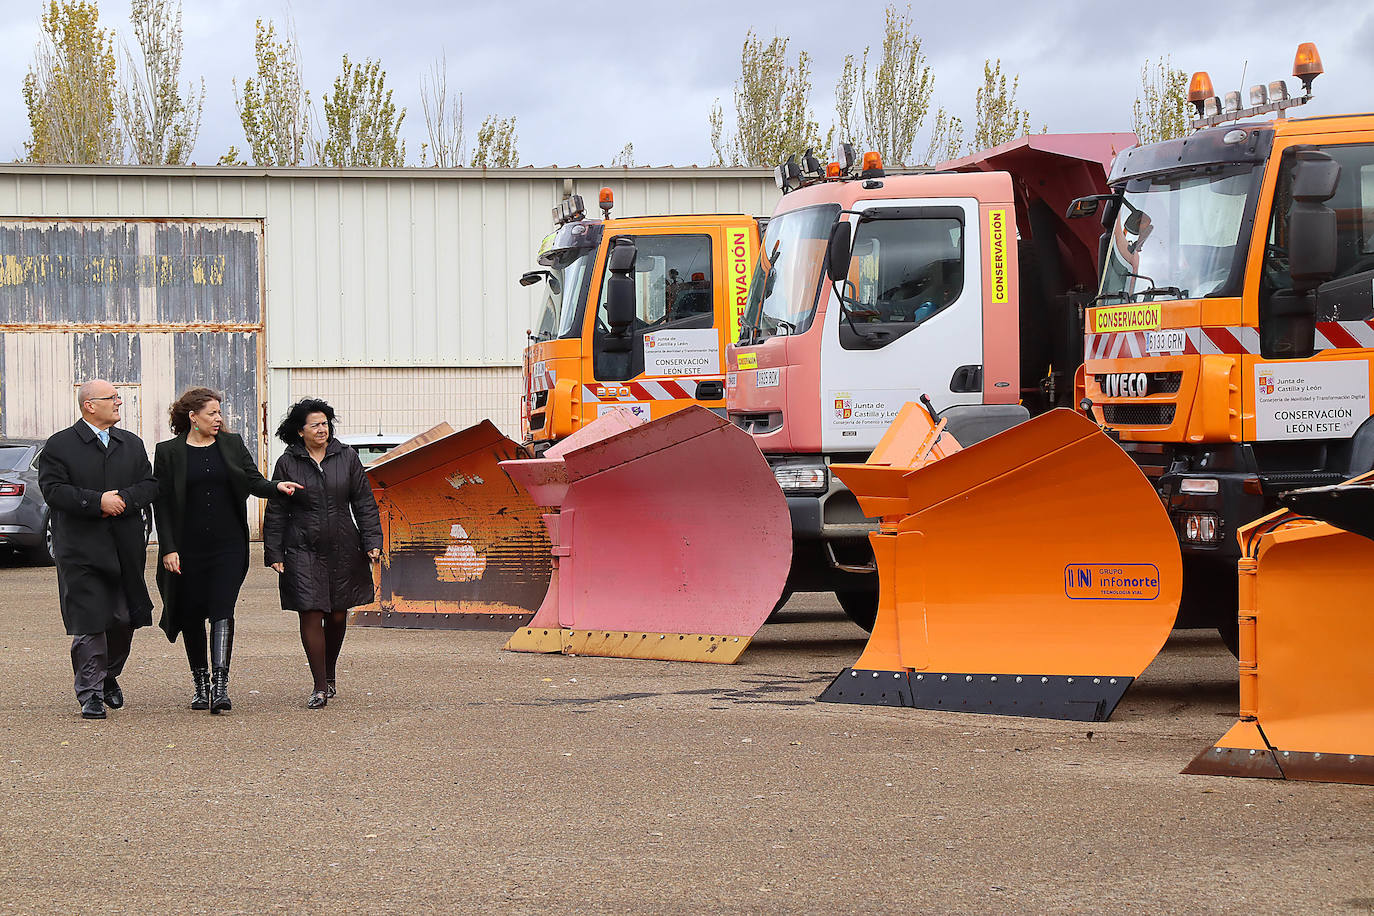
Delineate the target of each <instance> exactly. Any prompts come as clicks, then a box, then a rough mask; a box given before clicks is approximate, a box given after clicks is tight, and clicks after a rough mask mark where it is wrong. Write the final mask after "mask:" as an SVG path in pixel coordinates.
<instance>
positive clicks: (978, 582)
mask: <svg viewBox="0 0 1374 916" xmlns="http://www.w3.org/2000/svg"><path fill="white" fill-rule="evenodd" d="M913 407H914V405H909V406H908V408H907V409H905V410H904V411H903V413H902V414H899V416H898V418H897V420H896V421H894V424H893V427H894V428H893V429H891V430H889V432H888V434H887V436H886V437H885V438H884V440H883V442H882V443H880V444H879V448H878V450H877V451H875V453H874V457H873V458H870V461H869V463H868V464H865V465H841V464H836V465H832V466H831V470H833V471H834V472H835V473H836V474H837V475H838V476H839V477H840V479H841V480H843V481H844V482H845V484H846V485H847V486H849V488H850V489H851V490H852V491H853V492H854V493H855V495H856V497H857V498H858V500H859V504H860V506H861V507H863V508H864V511H865V512H866V513H868V514H870V515H878V516H881V521H880V524H879V529H878V531H877V532H875V533H874V534H872V535H870V540H871V541H872V544H873V552H874V555H875V556H876V557H877V561H878V581H879V589H878V616H877V620H876V622H875V624H874V627H873V632H872V634H871V635H870V637H869V641H868V644H867V646H866V647H865V648H864V652H863V654H862V655H861V656H860V658H859V660H858V661H857V662H856V663H855V664H854V666H853V667H852V668H848V669H846V670H845V671H844V672H842V673H841V674H840V676H839V677H837V678H836V679H835V681H834V682H833V683H832V684H831V685H830V687H828V688H827V689H826V691H825V692H824V693H823V694H822V695H821V697H820V699H821V700H822V701H826V702H835V703H859V704H866V705H887V706H909V707H915V708H919V709H940V710H950V711H962V712H978V713H989V714H997V715H1019V716H1039V717H1044V718H1054V719H1073V720H1079V721H1093V722H1100V721H1104V720H1106V719H1107V718H1108V717H1109V716H1110V715H1111V714H1112V710H1113V709H1115V708H1116V705H1117V703H1118V702H1119V701H1120V699H1121V696H1122V694H1124V693H1125V691H1126V689H1127V688H1128V687H1130V685H1131V684H1132V683H1133V682H1134V680H1135V678H1136V677H1138V676H1139V675H1140V673H1141V672H1142V671H1144V670H1145V668H1146V667H1147V666H1148V665H1149V664H1150V662H1151V661H1152V660H1153V659H1154V657H1155V655H1156V654H1158V652H1159V649H1160V647H1161V646H1162V645H1163V644H1164V641H1165V639H1166V638H1167V637H1168V635H1169V631H1170V629H1171V628H1172V627H1173V623H1174V619H1175V617H1176V616H1177V614H1178V602H1179V596H1180V592H1181V588H1182V570H1181V566H1182V562H1181V559H1180V556H1179V549H1178V543H1177V538H1176V535H1175V533H1174V529H1173V526H1172V525H1171V524H1170V522H1169V518H1168V515H1167V514H1166V513H1165V510H1164V508H1163V506H1162V505H1161V503H1160V500H1159V496H1158V495H1157V494H1156V493H1155V491H1154V488H1153V487H1151V486H1150V484H1149V482H1148V481H1147V480H1146V479H1145V477H1144V475H1142V474H1141V473H1140V471H1139V469H1137V467H1136V466H1135V464H1134V462H1132V461H1131V459H1130V458H1129V457H1128V456H1127V455H1126V453H1125V452H1123V451H1122V450H1121V448H1120V447H1118V446H1117V445H1116V443H1114V442H1113V441H1112V440H1111V439H1110V438H1108V437H1107V435H1106V434H1104V433H1103V432H1102V431H1101V430H1100V429H1098V427H1097V426H1096V424H1094V423H1092V422H1091V421H1090V420H1087V419H1085V418H1083V417H1081V416H1079V415H1077V414H1075V413H1073V412H1071V411H1068V410H1054V411H1050V412H1049V413H1047V414H1044V415H1042V416H1040V417H1037V418H1036V419H1034V420H1029V421H1026V422H1024V423H1021V424H1020V425H1018V426H1015V427H1013V428H1012V429H1010V430H1007V431H1006V432H1003V433H1000V434H998V435H996V436H993V437H991V438H989V439H986V440H984V441H982V442H979V443H977V444H976V445H973V446H970V447H968V448H964V449H958V448H957V446H956V445H954V444H946V443H944V442H943V441H940V440H937V441H936V442H935V443H933V444H930V445H926V444H925V443H926V442H927V440H928V437H929V433H930V432H931V431H933V430H935V429H937V427H935V426H934V425H933V424H932V423H931V420H930V418H929V417H928V416H923V414H922V413H921V412H919V411H917V410H915V409H913ZM911 424H915V425H916V426H915V428H916V430H917V431H916V433H915V434H913V433H911V431H910V430H904V429H901V428H899V427H902V426H909V425H911ZM948 436H949V434H948V433H943V434H942V436H941V439H943V438H944V437H948ZM901 439H905V441H906V442H907V443H908V445H907V446H906V447H904V448H895V447H894V446H895V444H896V443H897V442H898V441H899V440H901Z"/></svg>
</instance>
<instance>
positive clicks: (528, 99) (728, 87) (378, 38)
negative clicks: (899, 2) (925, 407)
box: [0, 0, 1374, 166]
mask: <svg viewBox="0 0 1374 916" xmlns="http://www.w3.org/2000/svg"><path fill="white" fill-rule="evenodd" d="M45 2H46V0H0V10H3V14H2V15H0V42H2V43H3V47H4V48H5V49H6V53H5V54H4V55H3V57H0V159H21V158H23V144H24V142H25V141H26V140H27V139H28V137H29V130H28V120H27V114H26V112H25V108H24V103H23V97H22V93H21V84H22V81H23V78H24V74H25V72H26V70H27V69H28V67H29V65H30V63H31V62H32V59H33V51H32V49H33V48H34V46H35V45H36V44H37V42H38V40H39V17H40V15H41V9H42V7H43V6H44V4H45ZM99 5H100V11H101V20H102V23H103V24H104V25H105V27H106V28H109V27H112V26H113V27H115V28H116V29H117V30H118V32H119V34H120V36H121V37H122V38H124V39H125V40H126V41H129V42H132V41H133V35H132V31H131V30H130V27H129V23H128V12H129V2H128V0H100V4H99ZM885 6H886V4H885V3H883V2H873V0H842V2H840V3H835V4H814V5H808V4H804V3H772V4H751V3H739V2H733V3H726V2H716V0H693V2H690V3H658V2H653V0H642V2H623V0H622V2H619V3H615V4H607V3H596V2H581V3H567V2H544V0H540V2H521V0H513V2H504V3H502V2H496V3H492V2H487V3H480V4H474V3H464V2H459V3H452V4H440V3H435V2H425V0H329V2H324V0H294V2H289V3H288V2H286V0H184V27H185V45H186V48H185V59H184V62H183V72H184V74H185V75H187V76H194V77H197V78H199V77H202V76H203V77H204V79H205V84H206V89H207V98H206V103H205V117H204V124H203V125H202V128H201V133H200V140H199V143H198V144H197V146H196V149H195V153H194V156H193V158H194V159H195V161H197V162H199V163H201V164H212V163H214V162H215V161H216V160H217V159H218V158H219V157H220V155H221V154H222V153H223V152H224V151H225V150H226V149H228V147H229V146H230V145H231V144H236V145H238V146H239V147H240V148H243V146H244V145H245V144H244V139H243V131H242V129H241V127H240V125H239V121H238V116H237V114H236V112H235V109H234V95H233V89H232V86H231V80H233V79H235V78H237V79H238V80H239V81H240V83H241V82H242V80H243V78H244V77H245V76H250V75H252V73H253V69H254V59H253V35H254V31H253V23H254V20H255V19H258V18H262V19H270V20H274V21H275V22H277V23H278V26H279V28H278V31H279V32H280V31H281V26H282V25H284V24H285V23H286V22H287V21H288V20H289V21H291V22H292V23H293V24H294V27H295V30H296V33H297V35H298V37H299V41H300V46H301V54H302V58H303V62H304V71H305V80H306V85H307V88H309V89H310V90H311V95H312V97H315V98H318V97H319V96H320V95H321V94H322V93H323V92H324V91H325V90H326V89H328V88H329V86H330V85H331V84H332V82H333V79H334V77H335V75H336V74H337V73H338V70H339V61H340V58H341V56H342V55H343V54H344V53H347V54H349V56H350V57H351V58H352V59H354V60H361V59H362V58H365V57H375V58H378V59H380V60H381V62H382V66H383V68H384V69H385V70H386V71H387V81H388V84H389V85H390V86H392V87H393V88H394V90H395V101H396V103H397V105H398V106H405V107H406V108H407V109H408V113H407V115H406V119H405V123H404V126H403V132H404V135H405V139H406V142H407V155H408V158H409V159H411V160H418V158H419V153H420V143H421V141H422V140H423V139H424V136H425V126H424V118H423V115H422V113H421V108H420V80H421V76H422V74H423V73H425V72H426V70H427V68H428V67H429V66H431V65H432V64H433V63H434V62H435V61H436V60H437V59H438V58H439V57H440V56H441V55H444V54H446V55H447V59H448V73H449V84H450V87H453V88H456V89H461V90H462V92H463V99H464V105H465V108H466V114H467V117H466V126H467V134H468V137H469V149H471V145H472V144H471V141H472V138H475V136H476V133H477V127H478V125H479V124H480V123H481V121H482V119H483V117H484V116H486V115H488V114H499V115H502V116H511V115H514V116H515V117H516V118H517V119H518V120H517V125H518V126H517V131H518V135H519V151H520V161H521V164H522V165H551V164H557V165H564V166H567V165H595V164H600V163H608V162H610V161H611V159H612V158H613V157H614V156H615V155H616V153H617V152H619V151H620V149H621V148H622V147H623V146H624V145H625V144H626V143H627V142H632V143H633V144H634V151H635V163H636V164H637V165H691V164H702V165H705V164H707V163H709V161H710V156H711V149H710V140H709V127H708V124H707V115H708V113H709V111H710V108H711V104H712V102H713V100H715V99H717V98H719V99H720V100H721V101H722V103H723V105H724V107H725V109H726V122H727V125H729V124H730V123H731V118H732V114H733V108H732V99H731V94H732V87H733V84H734V81H735V79H736V78H737V77H738V75H739V52H740V46H741V44H742V42H743V39H744V35H745V33H746V32H747V30H748V29H750V28H753V29H754V30H755V31H756V32H757V33H758V34H759V35H760V36H761V37H763V38H765V39H767V38H770V37H772V36H773V35H775V34H781V35H785V36H788V37H790V38H791V40H792V44H791V46H790V47H789V51H791V52H792V54H793V56H794V58H795V53H796V52H797V51H799V50H803V49H804V50H806V51H808V52H809V53H810V54H811V55H812V60H813V77H812V93H811V104H812V108H813V110H814V112H815V116H816V120H817V121H818V122H819V123H820V125H821V129H822V133H824V130H825V128H826V127H827V126H828V125H829V124H830V123H831V122H832V121H833V120H834V110H833V109H834V85H835V80H836V77H837V76H838V74H839V71H840V68H841V66H842V65H843V61H844V55H845V54H846V53H851V52H861V51H862V50H863V48H864V47H865V45H872V46H874V47H875V48H876V47H877V46H879V45H880V44H881V42H882V33H883V9H884V7H885ZM808 8H811V9H815V10H817V11H822V10H823V11H825V12H824V14H821V13H820V12H818V13H817V14H816V15H807V14H806V13H805V12H804V10H806V9H808ZM1266 8H1267V9H1279V10H1282V13H1281V14H1267V13H1261V12H1260V10H1263V9H1266ZM912 11H913V18H914V20H915V29H916V31H917V33H918V34H919V35H920V36H921V37H922V39H923V41H924V51H925V53H926V55H927V57H928V59H929V63H930V64H931V66H932V67H933V70H934V73H935V79H936V84H935V104H936V105H943V106H945V107H946V108H948V109H950V110H951V111H952V112H954V113H955V114H957V115H959V116H961V117H963V118H964V120H965V124H966V125H968V124H970V122H971V120H972V113H973V99H974V93H975V91H976V89H977V87H978V84H979V82H980V81H981V78H982V64H983V60H984V59H985V58H994V59H996V58H1001V60H1002V64H1003V70H1004V71H1005V72H1009V73H1013V74H1020V78H1021V84H1020V89H1019V92H1018V95H1017V101H1018V102H1019V103H1020V104H1021V106H1022V107H1024V108H1026V109H1028V110H1029V112H1030V114H1031V118H1032V120H1033V123H1034V124H1035V125H1036V126H1037V127H1038V126H1039V125H1041V124H1045V125H1048V127H1049V129H1050V130H1051V131H1055V132H1069V131H1117V130H1130V129H1131V102H1132V100H1133V99H1134V98H1135V97H1136V95H1137V94H1138V93H1139V91H1140V68H1141V65H1142V63H1143V62H1144V61H1145V59H1146V58H1157V57H1159V56H1161V55H1163V54H1171V55H1172V57H1173V62H1174V65H1175V66H1177V67H1179V68H1180V69H1183V70H1186V71H1189V72H1191V71H1193V70H1208V71H1209V72H1210V73H1211V76H1212V80H1213V83H1214V85H1215V86H1216V90H1217V92H1218V93H1221V92H1224V91H1225V90H1227V89H1242V90H1243V89H1244V88H1245V87H1243V86H1242V85H1241V79H1242V68H1247V69H1246V70H1245V77H1244V78H1245V81H1246V83H1247V84H1250V83H1255V82H1260V81H1266V82H1267V81H1269V80H1273V79H1278V78H1281V77H1287V76H1288V74H1289V73H1290V72H1291V69H1292V60H1293V51H1294V49H1295V48H1296V46H1297V43H1298V42H1299V41H1315V42H1316V43H1317V47H1318V49H1319V51H1320V53H1321V56H1322V60H1323V62H1324V64H1325V66H1326V70H1327V73H1326V75H1325V76H1323V77H1321V78H1320V79H1319V80H1318V81H1317V83H1316V86H1315V94H1316V96H1317V98H1316V99H1315V100H1314V102H1313V103H1312V104H1310V105H1309V106H1307V108H1306V110H1305V111H1304V113H1310V114H1335V113H1339V112H1345V111H1369V110H1371V109H1374V104H1372V103H1371V102H1372V100H1371V98H1370V97H1371V94H1374V53H1371V52H1370V50H1369V49H1371V48H1374V4H1371V3H1369V2H1368V0H1350V2H1346V0H1325V2H1324V0H1317V2H1315V3H1309V4H1284V5H1282V6H1281V7H1269V6H1268V4H1259V3H1255V2H1253V0H1250V2H1218V0H1213V2H1210V3H1199V2H1197V0H1149V2H1121V3H1115V4H1110V3H1104V2H1091V0H1042V2H1038V3H1005V4H999V3H992V4H988V3H981V4H964V3H940V4H934V3H917V4H913V5H912ZM1113 12H1115V13H1119V14H1121V15H1122V16H1125V17H1131V18H1121V19H1111V18H1108V17H1109V16H1110V14H1111V13H1113ZM1290 83H1291V84H1292V85H1293V87H1294V88H1296V86H1297V81H1296V80H1290ZM317 107H318V105H317ZM967 132H968V133H971V130H969V131H967ZM917 147H918V150H919V151H923V150H924V138H922V139H920V140H918V143H917Z"/></svg>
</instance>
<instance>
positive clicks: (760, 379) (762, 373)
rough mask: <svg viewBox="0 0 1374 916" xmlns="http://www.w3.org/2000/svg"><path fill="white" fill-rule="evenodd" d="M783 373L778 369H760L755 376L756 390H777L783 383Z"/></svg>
mask: <svg viewBox="0 0 1374 916" xmlns="http://www.w3.org/2000/svg"><path fill="white" fill-rule="evenodd" d="M781 376H782V373H780V372H779V371H778V370H777V369H760V370H759V371H758V374H757V375H755V376H754V387H755V388H776V387H777V386H778V384H779V383H780V382H781V381H782V377H781Z"/></svg>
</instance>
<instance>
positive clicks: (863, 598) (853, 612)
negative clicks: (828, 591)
mask: <svg viewBox="0 0 1374 916" xmlns="http://www.w3.org/2000/svg"><path fill="white" fill-rule="evenodd" d="M835 599H836V600H837V601H839V602H840V607H842V608H844V612H845V614H846V615H848V617H849V619H850V620H852V621H854V622H855V623H857V624H858V625H859V626H861V627H863V628H864V630H866V631H867V632H869V633H872V632H873V621H874V620H876V619H877V617H878V593H877V592H876V591H871V590H869V589H861V590H859V591H844V592H840V591H837V592H835Z"/></svg>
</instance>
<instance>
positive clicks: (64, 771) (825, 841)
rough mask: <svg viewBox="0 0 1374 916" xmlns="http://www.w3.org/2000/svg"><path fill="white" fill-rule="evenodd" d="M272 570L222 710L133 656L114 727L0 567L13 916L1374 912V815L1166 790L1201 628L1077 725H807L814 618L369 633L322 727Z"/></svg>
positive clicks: (1198, 743)
mask: <svg viewBox="0 0 1374 916" xmlns="http://www.w3.org/2000/svg"><path fill="white" fill-rule="evenodd" d="M260 561H261V555H260V553H255V557H254V563H255V565H254V566H253V569H252V571H251V572H250V574H249V578H248V582H247V584H246V585H245V588H244V592H243V596H242V598H241V600H240V603H239V624H238V642H237V645H236V647H235V657H234V667H233V680H232V684H231V695H232V697H233V700H234V710H233V712H231V713H228V714H225V715H221V716H214V717H212V716H210V715H209V714H208V713H203V712H200V713H197V712H193V711H191V710H190V709H188V708H187V705H186V704H187V702H188V699H189V694H190V679H189V676H188V674H187V671H186V662H185V657H184V656H183V654H182V650H181V646H180V645H179V644H178V645H175V646H173V645H170V644H168V643H167V642H166V640H165V639H164V638H163V636H162V634H161V631H159V630H156V629H145V630H140V631H139V633H138V635H137V637H136V638H135V640H134V650H133V656H132V658H131V660H130V664H129V667H128V669H127V671H126V673H125V676H124V677H123V678H122V679H121V683H122V684H123V685H124V689H125V694H126V697H127V705H126V707H125V708H124V709H123V710H119V711H112V712H111V713H110V718H109V719H108V720H106V721H104V722H87V721H83V720H82V719H81V718H80V717H79V715H78V709H77V705H76V702H75V699H74V698H73V695H72V690H71V670H70V664H69V659H68V646H69V639H68V637H66V636H64V634H63V633H62V626H61V623H60V620H59V617H58V612H57V594H56V583H55V577H54V574H53V572H52V571H51V570H50V569H41V568H31V567H24V566H18V565H13V564H11V565H6V566H0V659H3V666H0V671H2V672H3V675H2V676H0V799H3V806H4V807H3V811H4V817H3V821H2V822H0V823H3V830H2V831H0V887H3V891H0V912H3V913H10V912H16V913H20V912H23V913H28V912H46V913H51V912H64V913H65V912H74V911H82V912H140V913H146V912H156V911H159V910H160V911H165V912H176V913H200V912H215V913H263V912H279V911H280V912H301V913H308V912H337V911H350V912H435V911H442V912H465V913H466V912H501V913H548V912H554V913H560V912H577V913H585V912H608V913H609V912H628V911H637V912H657V913H689V912H690V913H697V912H732V913H745V912H748V913H890V912H895V911H899V910H904V911H915V912H959V913H981V912H1019V911H1029V912H1044V913H1106V912H1121V911H1138V912H1168V913H1221V912H1228V913H1231V912H1238V911H1244V912H1246V913H1248V914H1255V913H1292V912H1297V911H1301V912H1334V913H1366V914H1367V913H1371V912H1374V831H1371V827H1370V823H1371V813H1372V812H1374V789H1371V788H1368V787H1357V786H1341V785H1317V784H1304V783H1295V782H1294V783H1290V782H1270V781H1264V780H1246V779H1219V778H1209V777H1193V776H1181V775H1179V770H1180V769H1181V768H1182V767H1183V766H1184V765H1185V764H1186V763H1187V762H1188V761H1189V760H1190V759H1191V758H1192V756H1193V755H1194V754H1195V753H1197V752H1198V751H1199V750H1201V749H1202V748H1204V747H1206V746H1208V745H1210V744H1211V743H1212V742H1213V741H1214V740H1215V739H1216V738H1218V737H1219V736H1220V735H1221V734H1223V733H1224V732H1225V730H1226V729H1227V728H1228V727H1229V726H1230V724H1231V722H1232V721H1233V720H1234V718H1235V703H1236V696H1235V695H1236V689H1235V679H1236V672H1235V663H1234V661H1233V660H1232V659H1231V657H1230V656H1229V655H1228V654H1227V653H1226V650H1225V649H1224V648H1223V647H1222V645H1221V643H1220V642H1219V641H1218V640H1216V639H1215V638H1214V637H1211V636H1208V635H1204V634H1202V633H1200V632H1196V631H1193V632H1184V631H1179V632H1176V633H1175V634H1174V637H1173V638H1172V639H1171V640H1170V642H1169V644H1168V645H1167V646H1166V648H1165V650H1164V652H1163V653H1162V654H1161V656H1160V657H1159V658H1158V659H1157V660H1156V661H1155V663H1154V665H1152V666H1151V668H1150V669H1149V670H1148V671H1147V672H1146V674H1145V676H1144V677H1143V678H1142V679H1141V680H1140V681H1139V682H1138V683H1137V684H1136V685H1135V687H1133V688H1132V690H1131V691H1130V692H1129V693H1128V694H1127V695H1126V699H1125V700H1124V701H1123V702H1122V704H1121V706H1120V707H1119V708H1118V709H1117V712H1116V715H1115V717H1114V719H1113V721H1111V722H1108V723H1101V724H1092V725H1084V724H1079V723H1066V722H1055V721H1042V720H1030V719H1013V718H1000V717H975V716H963V715H959V714H953V713H930V712H916V711H912V710H892V709H876V708H860V707H853V706H836V705H831V704H817V703H815V702H814V698H815V696H816V695H817V694H818V693H819V692H820V690H821V689H822V688H823V687H824V686H825V685H826V683H828V681H829V680H830V678H831V677H832V676H833V675H834V674H835V673H837V672H838V671H839V670H840V669H841V668H843V667H844V666H845V665H848V664H850V663H852V662H853V661H854V660H855V659H856V658H857V657H858V654H859V652H860V650H861V649H862V647H863V633H862V631H860V630H858V629H857V628H856V627H854V626H853V625H852V624H850V623H849V622H848V621H846V620H845V619H844V618H843V616H842V615H841V614H840V613H839V611H838V607H837V606H836V605H834V603H833V602H832V601H831V600H829V599H828V598H825V597H823V596H814V595H812V596H800V597H798V598H797V599H794V600H793V602H792V603H791V604H790V605H789V606H788V608H787V609H786V610H785V611H784V613H783V615H782V618H783V619H782V621H781V622H778V623H774V624H770V625H768V626H766V627H764V629H763V631H762V632H761V633H760V635H759V637H758V639H757V640H756V641H755V643H754V645H753V646H752V647H751V648H750V649H749V650H748V651H747V652H746V653H745V654H744V656H743V658H742V659H741V661H740V663H739V664H737V665H734V666H717V665H692V664H675V663H666V662H636V661H625V660H616V659H595V658H563V657H558V656H549V657H544V656H531V655H516V654H512V653H505V652H501V651H499V649H500V646H501V644H502V642H503V641H504V635H503V634H499V633H482V632H438V631H403V630H380V629H371V628H362V627H359V628H353V629H351V630H350V631H349V636H348V641H347V642H346V643H345V645H344V652H343V658H342V660H341V662H340V671H339V690H340V694H339V697H338V698H337V699H336V700H334V701H332V702H331V703H330V704H329V706H328V707H327V708H326V709H323V710H318V711H311V710H307V709H305V708H304V701H305V699H306V697H307V695H308V693H309V678H308V674H307V672H306V668H305V661H304V656H303V654H302V652H301V648H300V644H299V638H298V634H297V631H296V617H295V615H294V614H287V613H283V612H281V611H280V610H278V609H277V605H276V591H275V583H274V581H273V574H272V573H271V572H270V571H267V570H263V569H262V568H261V567H260V566H258V565H256V564H258V563H260ZM150 568H151V563H150Z"/></svg>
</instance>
